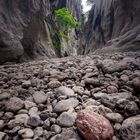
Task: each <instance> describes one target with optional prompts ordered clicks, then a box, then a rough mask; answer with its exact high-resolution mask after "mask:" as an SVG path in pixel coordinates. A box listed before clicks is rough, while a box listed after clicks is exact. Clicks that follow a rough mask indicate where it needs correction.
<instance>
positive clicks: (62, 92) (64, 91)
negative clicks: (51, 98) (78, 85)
mask: <svg viewBox="0 0 140 140" xmlns="http://www.w3.org/2000/svg"><path fill="white" fill-rule="evenodd" d="M63 95H64V96H68V97H71V96H74V91H73V90H72V89H70V88H67V87H65V86H61V87H59V88H58V89H57V90H56V92H55V96H56V97H59V96H63Z"/></svg>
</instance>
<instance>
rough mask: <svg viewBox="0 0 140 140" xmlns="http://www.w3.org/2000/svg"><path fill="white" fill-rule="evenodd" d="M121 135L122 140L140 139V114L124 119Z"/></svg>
mask: <svg viewBox="0 0 140 140" xmlns="http://www.w3.org/2000/svg"><path fill="white" fill-rule="evenodd" d="M120 135H121V139H122V140H139V139H140V115H137V116H134V117H130V118H128V119H126V120H124V122H123V124H122V127H121V130H120Z"/></svg>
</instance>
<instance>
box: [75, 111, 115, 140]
mask: <svg viewBox="0 0 140 140" xmlns="http://www.w3.org/2000/svg"><path fill="white" fill-rule="evenodd" d="M76 126H77V129H78V131H79V132H80V133H81V135H82V136H83V137H84V138H85V140H112V139H113V135H114V132H113V128H112V126H111V124H110V122H109V121H108V120H107V119H106V118H104V117H103V116H101V115H99V114H97V113H92V114H89V113H87V112H85V111H81V112H79V113H78V114H77V120H76Z"/></svg>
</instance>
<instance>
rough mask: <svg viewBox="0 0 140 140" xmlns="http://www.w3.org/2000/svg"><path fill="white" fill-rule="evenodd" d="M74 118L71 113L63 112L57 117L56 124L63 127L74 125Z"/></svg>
mask: <svg viewBox="0 0 140 140" xmlns="http://www.w3.org/2000/svg"><path fill="white" fill-rule="evenodd" d="M75 119H76V117H75V116H74V115H73V114H72V113H69V112H63V113H62V114H60V116H59V117H58V118H57V124H58V125H60V126H63V127H71V126H73V125H74V123H75Z"/></svg>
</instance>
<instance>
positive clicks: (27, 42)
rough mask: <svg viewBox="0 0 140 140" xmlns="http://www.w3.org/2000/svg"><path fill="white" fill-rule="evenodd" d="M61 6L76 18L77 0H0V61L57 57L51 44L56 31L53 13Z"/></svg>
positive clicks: (57, 51) (59, 51) (56, 51)
mask: <svg viewBox="0 0 140 140" xmlns="http://www.w3.org/2000/svg"><path fill="white" fill-rule="evenodd" d="M77 3H78V4H77ZM62 7H67V8H69V9H70V10H71V11H72V13H73V14H74V15H75V17H76V18H77V19H78V20H79V19H80V13H81V11H80V10H81V6H80V0H76V1H72V0H20V1H18V0H1V1H0V63H4V62H7V61H25V60H31V59H32V60H34V59H41V58H44V57H47V58H51V57H59V56H61V50H60V48H57V47H54V44H53V37H54V36H55V34H56V33H57V31H58V29H57V27H56V24H55V22H54V14H53V13H54V10H56V9H58V8H62ZM74 33H75V32H74ZM75 36H76V35H75ZM74 39H75V38H74ZM77 43H78V42H77ZM70 45H72V44H70ZM76 46H77V44H76V45H74V46H73V47H76Z"/></svg>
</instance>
